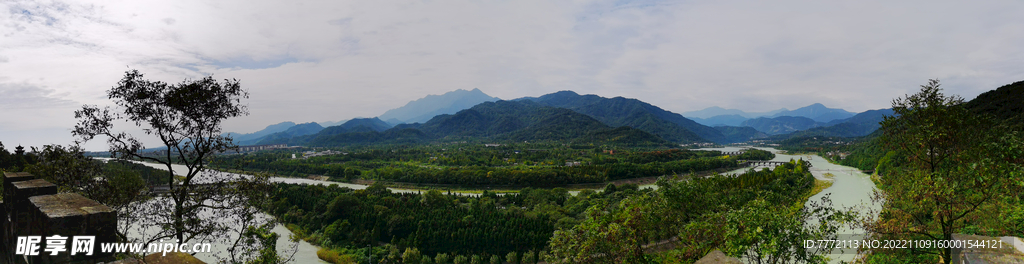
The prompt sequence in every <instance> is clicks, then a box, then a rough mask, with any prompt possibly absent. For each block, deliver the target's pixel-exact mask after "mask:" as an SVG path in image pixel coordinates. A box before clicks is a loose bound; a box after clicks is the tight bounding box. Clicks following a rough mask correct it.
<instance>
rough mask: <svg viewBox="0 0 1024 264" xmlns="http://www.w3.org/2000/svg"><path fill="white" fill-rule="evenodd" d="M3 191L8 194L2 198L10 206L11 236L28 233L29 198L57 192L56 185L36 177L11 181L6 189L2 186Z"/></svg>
mask: <svg viewBox="0 0 1024 264" xmlns="http://www.w3.org/2000/svg"><path fill="white" fill-rule="evenodd" d="M4 192H7V193H9V194H10V195H9V196H7V197H6V198H4V201H5V204H6V203H9V204H8V206H7V207H8V208H10V209H11V210H10V214H9V216H10V218H11V229H10V230H12V233H11V235H13V236H15V237H16V236H25V235H28V230H30V228H29V224H28V223H29V222H31V218H30V215H29V214H30V213H31V211H32V207H33V206H32V204H31V203H29V201H28V200H29V198H30V197H33V196H39V195H51V194H56V193H57V185H54V184H53V183H50V182H48V181H46V180H41V179H36V180H27V181H18V182H13V183H11V188H10V189H9V190H8V189H7V188H4Z"/></svg>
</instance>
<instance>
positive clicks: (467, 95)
mask: <svg viewBox="0 0 1024 264" xmlns="http://www.w3.org/2000/svg"><path fill="white" fill-rule="evenodd" d="M470 104H472V105H470ZM467 105H468V106H467ZM696 112H697V114H696V115H703V116H706V115H712V114H720V113H724V115H715V116H711V117H710V118H706V119H702V118H697V117H693V118H687V117H685V116H684V115H681V114H678V113H673V112H671V111H667V110H665V109H662V108H660V107H657V106H654V105H651V104H649V103H646V102H643V101H640V100H637V99H632V98H624V97H614V98H606V97H601V96H598V95H592V94H588V95H580V94H577V93H575V92H573V91H560V92H556V93H551V94H547V95H542V96H539V97H523V98H519V99H514V100H509V101H503V100H499V99H497V98H495V97H491V96H488V95H486V94H484V93H483V92H482V91H480V90H479V89H473V90H470V91H466V90H456V91H453V92H449V93H445V94H442V95H429V96H427V97H424V98H421V99H418V100H415V101H412V102H409V103H407V104H406V105H404V106H402V107H399V108H396V109H392V110H388V111H387V112H385V113H384V114H382V115H381V116H379V117H375V118H355V119H351V120H347V121H345V122H335V123H333V124H334V125H331V126H326V127H324V126H321V125H320V124H317V123H305V124H295V123H293V122H282V123H279V124H275V125H271V126H268V127H267V128H265V129H263V130H260V131H257V132H253V133H249V134H239V133H228V134H229V135H232V136H234V137H235V142H236V144H239V145H252V144H278V143H286V144H290V145H308V146H342V145H351V144H377V143H392V144H393V143H400V144H405V143H417V142H429V141H432V140H476V139H479V140H484V141H495V142H497V141H512V142H517V141H559V142H566V141H568V142H580V143H600V144H604V143H608V144H627V145H673V144H680V143H695V142H716V143H732V142H743V141H748V140H752V139H760V138H767V137H773V138H778V137H780V136H781V137H784V136H787V135H790V134H793V135H796V134H794V133H798V132H803V131H816V132H813V133H824V134H842V135H848V136H862V135H864V134H867V133H870V132H871V131H874V130H875V129H877V122H878V121H880V120H881V116H882V115H883V114H884V112H871V111H868V112H865V113H861V114H864V116H861V114H858V115H854V114H853V113H850V112H847V111H845V110H842V109H832V108H827V107H825V106H824V105H822V104H812V105H809V106H806V107H801V108H798V109H795V110H787V109H779V110H776V111H770V112H764V113H746V112H742V111H740V110H735V109H722V108H717V107H712V108H707V109H704V110H701V111H696ZM869 112H870V113H869ZM424 113H440V114H436V115H432V116H431V117H430V118H428V119H426V120H424V119H423V118H424V116H425V115H428V114H424ZM688 113H691V114H692V113H695V112H688ZM889 113H891V111H889ZM754 115H759V116H754ZM385 118H387V120H390V121H385ZM708 120H720V121H721V120H726V121H722V122H718V123H716V124H711V125H709V124H708V123H707V121H708ZM338 123H340V124H338ZM814 129H817V130H814Z"/></svg>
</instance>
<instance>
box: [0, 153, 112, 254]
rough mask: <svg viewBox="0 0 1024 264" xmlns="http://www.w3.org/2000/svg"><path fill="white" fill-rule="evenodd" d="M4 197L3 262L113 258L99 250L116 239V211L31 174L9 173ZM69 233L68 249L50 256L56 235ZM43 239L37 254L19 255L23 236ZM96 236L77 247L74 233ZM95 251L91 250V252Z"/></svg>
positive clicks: (0, 240)
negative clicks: (17, 247)
mask: <svg viewBox="0 0 1024 264" xmlns="http://www.w3.org/2000/svg"><path fill="white" fill-rule="evenodd" d="M3 176H4V177H3V180H4V182H3V186H4V189H3V202H2V203H0V208H2V210H3V211H2V213H0V225H2V227H3V228H2V230H0V244H2V245H0V247H2V248H0V264H6V263H30V264H34V263H72V264H86V263H89V264H91V263H103V262H109V261H113V260H114V256H113V254H112V253H106V254H104V253H103V252H101V251H100V245H101V244H102V243H111V242H117V235H116V234H117V212H116V211H114V210H113V209H111V208H110V207H107V206H106V205H103V204H101V203H99V202H97V201H95V200H92V199H89V198H86V197H84V196H82V195H80V194H76V193H61V194H58V193H57V186H56V185H54V184H53V183H50V182H48V181H46V180H42V179H36V178H35V176H32V175H31V174H29V173H25V172H18V173H4V175H3ZM55 235H56V236H58V237H63V238H65V239H64V240H63V241H64V246H63V249H64V250H65V251H63V252H58V253H57V254H56V255H52V256H51V255H50V253H51V252H46V251H44V249H46V248H47V247H46V246H47V243H48V242H49V241H48V240H47V239H46V238H53V236H55ZM34 236H38V237H40V238H42V241H41V243H40V244H38V246H39V248H38V249H39V250H38V252H39V253H40V254H39V255H37V256H25V255H21V254H19V255H15V254H14V253H15V252H14V250H15V248H16V246H17V243H18V237H23V238H27V237H34ZM76 236H78V237H80V238H88V237H93V238H94V239H93V242H92V245H91V247H83V248H88V250H82V251H84V252H75V254H74V255H73V256H72V254H71V253H72V250H73V249H74V248H79V247H80V246H82V245H85V244H82V243H79V244H78V246H75V245H74V243H75V242H76V240H75V239H74V237H76ZM89 250H91V252H92V254H91V255H87V254H86V252H88V251H89Z"/></svg>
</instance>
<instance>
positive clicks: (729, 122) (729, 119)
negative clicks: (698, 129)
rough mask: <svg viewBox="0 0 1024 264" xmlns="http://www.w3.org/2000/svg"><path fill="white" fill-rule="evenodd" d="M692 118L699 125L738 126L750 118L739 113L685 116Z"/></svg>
mask: <svg viewBox="0 0 1024 264" xmlns="http://www.w3.org/2000/svg"><path fill="white" fill-rule="evenodd" d="M687 118H689V119H692V120H693V121H694V122H697V123H700V124H701V125H705V126H710V127H715V126H740V124H743V121H747V120H748V119H750V118H746V117H744V116H741V115H717V116H712V117H708V118H699V117H687Z"/></svg>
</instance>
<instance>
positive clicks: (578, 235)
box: [524, 194, 673, 263]
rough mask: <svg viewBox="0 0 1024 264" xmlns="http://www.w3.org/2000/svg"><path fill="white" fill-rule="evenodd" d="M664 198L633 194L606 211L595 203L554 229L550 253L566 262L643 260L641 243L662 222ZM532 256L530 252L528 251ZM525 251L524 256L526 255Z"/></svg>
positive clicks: (635, 261) (642, 243)
mask: <svg viewBox="0 0 1024 264" xmlns="http://www.w3.org/2000/svg"><path fill="white" fill-rule="evenodd" d="M663 201H664V200H663V199H660V197H656V196H651V195H646V194H645V195H640V196H633V197H629V198H626V199H623V200H622V201H620V202H619V204H618V205H617V207H616V209H614V210H611V211H606V210H607V209H606V206H605V205H603V204H597V205H594V206H591V207H590V208H588V209H587V211H586V212H585V213H584V215H585V217H586V218H585V219H584V220H583V222H581V223H580V224H579V225H577V226H575V227H573V228H572V229H571V230H559V231H555V234H554V236H553V237H552V238H551V244H550V246H551V255H552V257H554V258H555V259H556V260H557V262H565V263H639V262H645V261H646V259H645V258H644V250H643V245H644V244H646V243H647V242H648V240H649V239H650V238H651V235H654V234H653V233H651V232H653V230H656V229H659V228H666V227H667V228H673V227H672V226H671V225H669V226H664V225H663V224H664V223H666V222H662V219H661V214H657V213H650V212H663V211H665V207H664V202H663ZM528 254H529V255H531V256H530V257H531V259H530V260H535V259H532V258H533V256H532V254H533V252H529V253H528ZM525 256H526V255H524V260H526V259H525Z"/></svg>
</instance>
